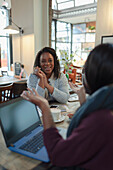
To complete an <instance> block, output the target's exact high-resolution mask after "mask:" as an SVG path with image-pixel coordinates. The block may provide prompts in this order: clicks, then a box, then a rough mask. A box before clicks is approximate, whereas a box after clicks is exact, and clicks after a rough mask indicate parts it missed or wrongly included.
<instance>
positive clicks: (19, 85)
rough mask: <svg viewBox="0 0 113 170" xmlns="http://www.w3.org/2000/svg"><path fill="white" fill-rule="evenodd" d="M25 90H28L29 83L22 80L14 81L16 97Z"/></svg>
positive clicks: (14, 94) (14, 95)
mask: <svg viewBox="0 0 113 170" xmlns="http://www.w3.org/2000/svg"><path fill="white" fill-rule="evenodd" d="M24 90H27V83H26V82H22V81H20V82H15V83H13V90H12V93H13V97H14V98H16V97H19V96H20V95H21V94H22V92H23V91H24Z"/></svg>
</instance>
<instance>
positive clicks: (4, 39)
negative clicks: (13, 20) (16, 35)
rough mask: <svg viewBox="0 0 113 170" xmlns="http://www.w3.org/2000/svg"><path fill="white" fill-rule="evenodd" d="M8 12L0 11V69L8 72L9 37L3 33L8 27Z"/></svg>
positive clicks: (9, 60)
mask: <svg viewBox="0 0 113 170" xmlns="http://www.w3.org/2000/svg"><path fill="white" fill-rule="evenodd" d="M8 16H9V15H8V10H6V9H0V67H5V68H7V69H8V70H10V64H11V59H10V36H9V34H6V33H5V32H4V30H3V29H4V28H5V27H6V26H7V25H8Z"/></svg>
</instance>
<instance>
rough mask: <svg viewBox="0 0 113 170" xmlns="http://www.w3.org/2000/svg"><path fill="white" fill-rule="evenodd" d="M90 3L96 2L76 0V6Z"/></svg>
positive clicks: (92, 0)
mask: <svg viewBox="0 0 113 170" xmlns="http://www.w3.org/2000/svg"><path fill="white" fill-rule="evenodd" d="M90 3H94V0H75V6H81V5H86V4H90Z"/></svg>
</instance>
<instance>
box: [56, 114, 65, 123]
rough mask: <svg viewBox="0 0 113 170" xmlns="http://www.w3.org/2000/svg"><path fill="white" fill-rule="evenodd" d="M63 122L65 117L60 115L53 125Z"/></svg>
mask: <svg viewBox="0 0 113 170" xmlns="http://www.w3.org/2000/svg"><path fill="white" fill-rule="evenodd" d="M64 120H65V116H64V115H62V116H61V117H60V119H58V120H55V121H54V122H55V123H60V122H62V121H64Z"/></svg>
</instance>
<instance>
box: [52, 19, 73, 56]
mask: <svg viewBox="0 0 113 170" xmlns="http://www.w3.org/2000/svg"><path fill="white" fill-rule="evenodd" d="M55 30H56V31H55ZM51 47H52V48H54V49H55V50H56V52H57V55H58V57H59V58H60V52H59V51H60V50H65V51H66V52H67V53H69V54H70V52H71V24H69V23H65V22H60V21H56V20H53V21H52V34H51Z"/></svg>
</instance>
